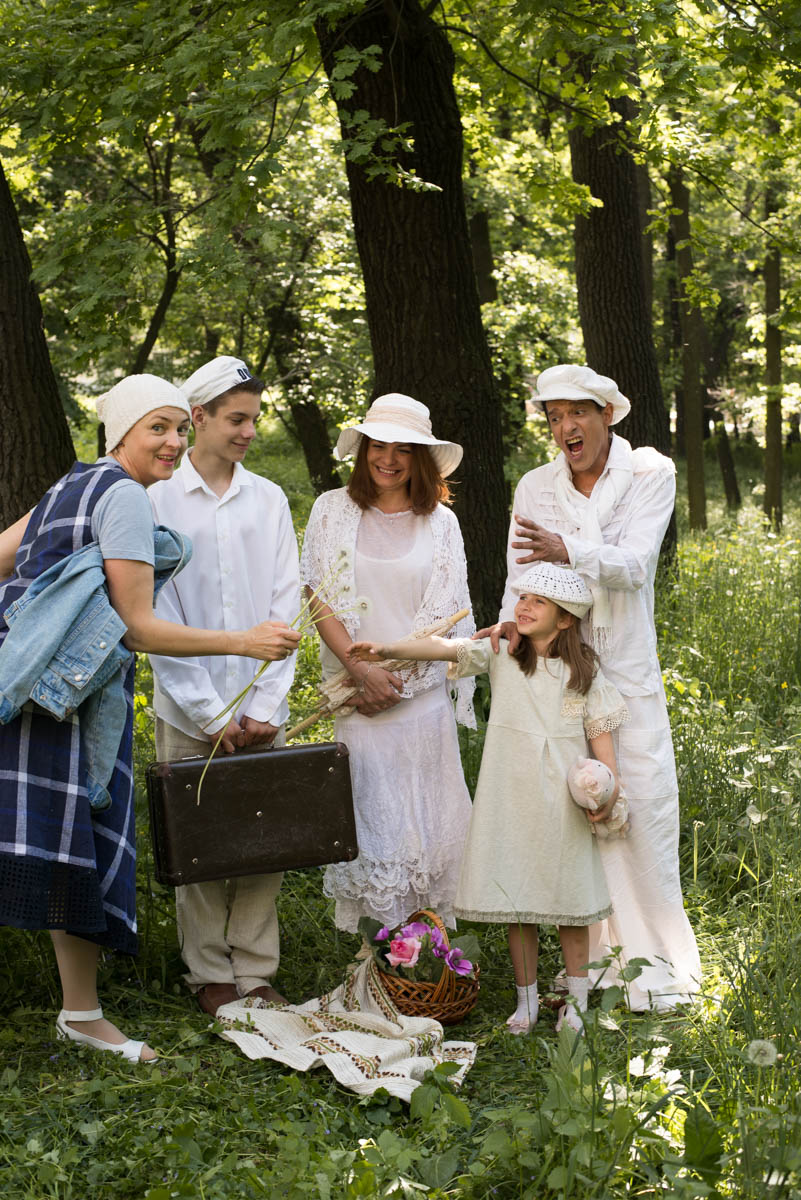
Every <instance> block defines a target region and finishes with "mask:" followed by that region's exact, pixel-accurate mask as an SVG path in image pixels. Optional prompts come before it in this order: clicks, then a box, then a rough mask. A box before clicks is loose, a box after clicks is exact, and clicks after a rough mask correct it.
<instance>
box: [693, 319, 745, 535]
mask: <svg viewBox="0 0 801 1200" xmlns="http://www.w3.org/2000/svg"><path fill="white" fill-rule="evenodd" d="M742 311H743V310H742V306H741V305H740V304H738V303H733V302H732V301H731V300H730V299H728V298H725V297H724V298H723V299H721V300H720V301H719V303H718V306H717V309H716V310H715V319H714V321H713V322H712V332H711V336H709V335H708V334H707V330H706V327H705V326H702V332H703V345H704V392H705V394H706V404H705V411H707V412H709V413H710V414H711V418H712V422H713V424H714V431H715V449H716V451H717V456H718V466H719V467H720V474H721V478H722V479H723V488H724V490H725V493H726V507H727V508H728V509H729V510H730V511H731V512H734V511H736V510H737V509H738V508H739V507H740V505H741V504H742V497H741V495H740V485H739V484H738V482H737V471H736V469H735V466H734V458H733V456H732V452H731V443H730V442H729V433H728V430H727V429H726V414H725V412H724V411H723V408H722V407H721V403H720V399H719V397H720V394H721V385H722V384H723V383H724V381H725V380H726V379H727V378H728V375H729V349H730V347H731V343H732V340H733V338H734V334H735V331H736V322H737V318H738V317H739V316H741V315H742Z"/></svg>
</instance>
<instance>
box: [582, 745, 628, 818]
mask: <svg viewBox="0 0 801 1200" xmlns="http://www.w3.org/2000/svg"><path fill="white" fill-rule="evenodd" d="M588 740H589V743H590V750H592V753H593V757H594V758H597V759H598V762H602V763H603V764H604V766H607V767H608V768H609V770H610V771H611V772H612V774H613V775H614V777H615V790H614V792H613V793H612V797H611V799H609V800H607V802H606V804H605V805H604V806H603V808H599V809H598V811H597V812H594V813H591V812H588V813H587V817H588V819H589V820H590V821H591V822H592V823H593V824H594V823H595V822H596V821H605V820H606V818H607V817H608V816H609V814H610V813H611V811H612V809H613V808H614V807H615V801H616V800H617V798H618V795H619V794H620V776H619V775H618V773H617V759H616V758H615V744H614V742H613V741H612V735H611V733H599V734H598V736H597V737H594V738H589V739H588Z"/></svg>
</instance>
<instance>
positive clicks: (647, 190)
mask: <svg viewBox="0 0 801 1200" xmlns="http://www.w3.org/2000/svg"><path fill="white" fill-rule="evenodd" d="M634 173H635V176H636V178H637V209H638V213H639V222H640V229H641V231H642V283H643V288H644V289H645V306H646V308H647V309H648V312H649V313H650V314H651V317H652V318H653V302H654V235H653V234H652V233H648V232H646V230H647V229H648V225H649V224H650V221H651V218H650V216H649V212H650V209H651V180H650V177H649V175H648V164H647V163H635V165H634Z"/></svg>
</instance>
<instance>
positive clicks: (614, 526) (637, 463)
mask: <svg viewBox="0 0 801 1200" xmlns="http://www.w3.org/2000/svg"><path fill="white" fill-rule="evenodd" d="M620 453H621V447H620V441H619V439H618V438H616V437H614V436H613V438H612V443H611V446H610V449H609V457H608V459H607V463H606V466H605V467H604V472H605V471H607V470H608V469H609V467H610V465H614V463H615V461H616V458H617V455H618V454H620ZM632 462H633V468H634V474H633V478H632V482H631V486H630V487H629V488H628V489H627V491H626V492H625V494H624V495H623V497H622V498H621V499H620V500H619V502H618V503H617V505H616V506H615V508H614V509H613V511H612V514H611V516H610V518H609V520H608V521H607V523H606V525H605V527H604V528H603V530H602V533H603V539H604V544H603V545H602V546H599V545H595V544H594V543H592V542H587V541H583V540H582V539H581V538H580V537H578V536H577V534H578V529H577V527H576V525H575V524H573V522H572V520H571V518H570V517H568V516H566V515H565V514H564V512H563V511H562V509H561V507H560V506H559V503H558V501H557V498H556V494H555V491H554V485H553V476H554V463H546V464H545V466H543V467H536V468H535V469H534V470H533V471H529V472H528V474H527V475H524V476H523V478H522V479H521V480H520V482H519V484H518V485H517V490H516V491H515V498H514V506H513V509H512V512H513V514H514V513H518V514H519V515H520V516H521V517H528V518H529V519H530V520H532V521H536V523H537V524H538V525H542V526H544V528H545V529H548V530H550V531H551V532H552V533H558V534H560V536H561V538H562V540H563V542H564V543H565V548H566V549H567V553H568V559H569V563H570V566H571V567H572V568H573V569H574V570H575V571H578V572H579V574H580V575H581V576H583V578H584V579H585V580H586V581H587V582H588V583H591V584H601V585H602V586H603V587H606V588H609V597H610V607H611V615H612V628H611V636H610V642H609V648H608V650H606V651H605V652H604V654H603V659H602V662H601V666H602V667H603V672H604V675H605V676H606V677H607V679H609V680H610V681H611V682H612V683H614V685H615V687H616V688H617V689H618V691H620V692H621V693H622V694H623V695H624V696H647V695H652V694H653V693H660V692H661V691H662V673H661V670H660V667H659V659H658V657H657V650H656V629H655V627H654V576H655V575H656V568H657V563H658V561H659V548H660V546H661V545H662V538H663V537H664V535H665V530H666V529H667V527H668V522H669V521H670V514H671V513H672V512H673V504H674V500H675V496H676V479H675V475H676V472H675V468H674V466H673V463H672V462H671V461H670V459H669V458H665V456H664V455H662V454H659V453H658V452H657V451H656V450H653V449H650V448H643V449H640V450H634V451H633V453H632ZM576 501H577V504H578V505H581V504H582V503H584V504H588V503H589V501H588V500H587V498H586V497H584V496H582V495H581V493H580V492H578V491H576ZM519 540H520V539H519V538H517V537H516V536H515V522H514V519H513V520H512V524H511V526H510V530H509V540H508V545H507V552H506V562H507V580H506V591H505V592H504V597H503V605H502V609H501V616H500V619H501V620H502V621H512V620H514V606H515V602H516V600H517V597H516V596H515V595H514V594H513V592H512V591H511V590H510V586H509V585H510V584H511V583H513V582H514V580H515V579H517V578H518V577H519V576H520V575H522V574H523V572H524V571H526V570H528V568H529V566H530V565H531V564H530V563H518V562H516V561H515V559H517V558H518V557H521V556H522V555H525V553H526V552H525V550H515V549H513V548H512V542H513V541H519ZM585 636H586V634H585ZM587 640H588V641H589V637H587Z"/></svg>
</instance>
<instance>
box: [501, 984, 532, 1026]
mask: <svg viewBox="0 0 801 1200" xmlns="http://www.w3.org/2000/svg"><path fill="white" fill-rule="evenodd" d="M515 986H516V990H517V1008H516V1009H515V1011H514V1012H513V1013H512V1015H511V1017H509V1020H508V1021H507V1024H508V1025H523V1024H527V1025H528V1026H529V1027H530V1026H532V1025H534V1024H535V1023H536V1020H537V1014H538V1013H539V1010H540V998H539V993H538V992H537V981H536V979H535V980H534V982H533V983H529V984H523V986H522V987H520V986H518V985H515Z"/></svg>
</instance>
